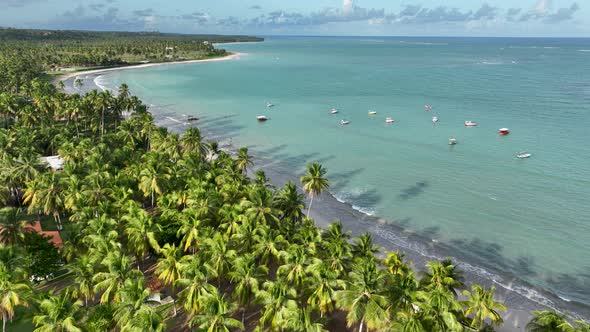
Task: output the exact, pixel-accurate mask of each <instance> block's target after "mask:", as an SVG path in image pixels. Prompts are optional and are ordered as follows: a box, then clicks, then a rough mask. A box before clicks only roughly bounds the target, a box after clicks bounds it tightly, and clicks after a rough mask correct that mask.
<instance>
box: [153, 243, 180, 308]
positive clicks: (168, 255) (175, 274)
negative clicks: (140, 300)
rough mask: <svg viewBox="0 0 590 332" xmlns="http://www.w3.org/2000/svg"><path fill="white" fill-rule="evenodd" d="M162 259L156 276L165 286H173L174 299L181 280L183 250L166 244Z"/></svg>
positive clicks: (159, 260) (163, 248)
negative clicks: (176, 287) (177, 285)
mask: <svg viewBox="0 0 590 332" xmlns="http://www.w3.org/2000/svg"><path fill="white" fill-rule="evenodd" d="M161 253H162V256H163V257H162V258H160V259H158V263H157V265H156V271H155V273H156V275H157V276H158V279H160V280H161V281H162V283H164V285H170V286H172V293H173V294H172V295H173V298H174V297H175V296H176V294H175V286H176V282H177V280H179V279H181V273H180V272H181V270H182V264H181V262H180V258H181V250H180V248H176V245H174V244H173V245H170V244H168V243H167V244H166V245H164V247H162V250H161ZM174 316H176V298H174Z"/></svg>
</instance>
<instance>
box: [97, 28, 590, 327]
mask: <svg viewBox="0 0 590 332" xmlns="http://www.w3.org/2000/svg"><path fill="white" fill-rule="evenodd" d="M220 47H223V48H226V49H228V50H230V51H232V52H240V53H242V54H241V55H240V56H239V57H238V58H237V59H234V60H230V61H222V62H211V63H198V64H181V65H174V66H160V67H152V68H147V69H141V70H127V71H120V72H112V73H108V74H104V75H102V76H99V77H97V78H96V79H95V82H96V83H97V84H99V85H100V86H102V87H106V88H115V87H116V86H118V85H120V84H121V83H127V84H128V85H129V86H130V88H131V90H132V91H133V93H134V94H137V95H138V96H140V97H141V98H142V99H143V100H144V101H146V102H147V103H149V104H151V105H152V108H151V110H152V112H153V113H154V114H156V115H158V114H160V116H163V117H165V118H169V119H175V120H174V121H176V122H178V121H183V119H184V117H185V116H188V115H190V116H197V117H199V118H200V121H199V123H198V125H199V126H202V128H203V130H204V131H206V132H207V133H209V137H212V138H215V139H218V140H220V141H221V142H222V143H223V144H230V143H231V144H232V145H234V146H246V147H249V148H250V150H251V152H252V153H253V154H255V155H256V156H257V158H259V160H258V161H257V163H258V164H259V166H263V168H264V169H267V170H269V171H272V172H274V173H276V174H281V176H283V177H284V178H285V179H287V178H291V179H297V176H299V175H300V174H301V173H302V172H303V171H304V169H305V164H307V163H309V162H312V161H319V162H321V163H322V164H323V165H324V166H325V167H327V169H328V178H329V180H330V181H331V184H332V186H331V188H330V193H331V194H332V195H333V197H334V198H335V199H337V200H338V201H339V202H342V203H344V204H345V205H348V206H350V207H351V208H353V209H354V210H356V211H358V212H356V211H355V212H354V213H357V215H364V216H366V218H363V221H362V222H360V221H359V222H358V223H355V221H354V220H352V221H350V222H349V223H348V224H347V226H350V227H351V228H353V229H355V230H356V231H358V232H360V231H363V230H365V228H366V230H369V231H372V232H373V233H375V234H376V237H378V238H380V241H381V242H382V243H383V244H384V246H385V247H386V248H388V246H389V244H391V248H388V249H401V250H405V251H408V252H410V253H411V254H412V255H413V256H414V259H413V260H414V261H416V260H420V259H419V258H415V257H423V258H424V259H432V258H434V257H445V256H451V257H454V258H455V259H456V260H457V261H458V262H459V265H460V266H461V267H462V268H463V269H464V270H466V272H467V273H468V275H469V276H470V279H474V280H477V281H478V282H479V281H481V280H487V281H488V283H489V284H490V285H491V284H493V283H495V284H497V285H498V287H503V288H504V289H508V290H510V291H513V293H514V296H512V295H510V291H508V293H507V294H508V295H506V298H507V300H508V301H510V298H511V297H515V298H516V297H523V298H526V299H527V300H530V301H532V303H537V304H539V303H540V304H544V305H550V306H553V307H556V308H567V310H569V311H571V312H577V313H580V314H581V315H582V316H586V315H588V307H587V305H588V304H590V256H589V255H588V254H589V253H590V208H589V204H590V144H588V143H589V141H590V40H588V39H501V38H494V39H482V38H394V37H387V38H379V37H355V38H352V37H351V38H327V37H321V38H320V37H269V38H267V39H266V41H265V42H263V43H252V44H231V45H220ZM267 102H271V103H273V104H274V105H275V106H274V107H272V108H267V107H266V104H267ZM426 104H429V105H432V110H430V111H426V110H425V107H424V106H425V105H426ZM332 108H337V109H338V110H339V113H338V114H336V115H331V114H330V109H332ZM369 110H373V111H376V112H377V114H376V115H374V116H369V115H368V114H367V112H368V111H369ZM258 115H266V116H267V117H269V118H270V121H268V122H266V123H258V122H257V121H256V116H258ZM432 116H437V117H438V118H439V122H438V123H437V124H436V125H434V124H433V122H432ZM386 117H392V118H394V119H395V120H396V122H395V123H393V124H389V125H388V124H386V123H385V118H386ZM341 119H347V120H349V121H350V122H351V123H350V124H349V125H348V126H341V125H340V123H339V122H340V120H341ZM466 120H472V121H476V122H477V123H478V124H479V126H477V127H475V128H466V127H464V121H466ZM502 127H508V128H510V130H511V133H510V135H508V136H504V137H500V136H498V129H499V128H502ZM449 137H456V138H457V140H458V144H457V145H455V146H449V145H448V139H449ZM524 150H526V151H528V152H530V153H531V154H532V157H531V158H529V159H517V158H516V154H517V153H518V152H519V151H524ZM338 204H340V203H338ZM334 206H336V205H334ZM318 209H322V212H321V213H322V214H323V215H324V216H327V218H332V219H336V218H339V215H340V214H341V213H342V212H341V211H337V210H338V208H335V209H334V211H331V210H329V209H330V206H329V204H324V205H321V204H320V205H318ZM326 209H328V210H326ZM369 216H371V217H369ZM484 283H485V282H484ZM512 301H513V302H517V300H515V299H514V300H512ZM511 305H514V303H512V304H511ZM525 307H526V306H525Z"/></svg>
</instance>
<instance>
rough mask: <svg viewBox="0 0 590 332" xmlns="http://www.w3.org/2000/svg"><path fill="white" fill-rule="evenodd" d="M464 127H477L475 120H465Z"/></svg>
mask: <svg viewBox="0 0 590 332" xmlns="http://www.w3.org/2000/svg"><path fill="white" fill-rule="evenodd" d="M465 127H477V122H473V121H465Z"/></svg>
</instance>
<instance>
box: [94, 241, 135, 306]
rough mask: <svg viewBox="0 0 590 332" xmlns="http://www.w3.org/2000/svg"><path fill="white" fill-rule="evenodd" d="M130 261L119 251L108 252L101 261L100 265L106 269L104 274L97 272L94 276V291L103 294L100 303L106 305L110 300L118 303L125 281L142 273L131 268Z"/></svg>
mask: <svg viewBox="0 0 590 332" xmlns="http://www.w3.org/2000/svg"><path fill="white" fill-rule="evenodd" d="M131 264H132V262H131V259H130V258H129V257H127V256H125V255H123V254H122V253H121V252H120V251H112V252H110V253H109V254H108V255H107V256H106V258H105V259H104V260H103V262H102V265H104V266H105V267H106V269H107V270H106V271H105V272H99V273H97V274H96V275H95V276H94V279H93V280H94V282H95V285H94V291H95V292H96V293H99V292H103V293H102V295H101V297H100V303H107V302H109V301H110V300H111V299H114V300H115V302H120V301H121V297H120V292H119V291H120V290H121V288H122V287H123V285H124V284H125V280H127V279H130V278H135V277H138V276H141V275H142V273H141V272H140V271H138V270H135V269H133V268H132V267H131Z"/></svg>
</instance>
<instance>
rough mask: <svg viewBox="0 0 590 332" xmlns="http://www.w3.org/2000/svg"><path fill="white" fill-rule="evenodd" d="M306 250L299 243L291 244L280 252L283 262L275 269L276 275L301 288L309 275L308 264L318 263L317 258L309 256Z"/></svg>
mask: <svg viewBox="0 0 590 332" xmlns="http://www.w3.org/2000/svg"><path fill="white" fill-rule="evenodd" d="M308 254H309V253H308V251H307V250H306V249H305V248H304V247H303V246H300V245H291V246H290V247H289V248H288V249H287V251H286V252H283V253H282V255H281V256H282V258H283V261H284V262H285V264H283V265H281V266H279V268H278V269H277V276H279V277H281V278H284V280H285V281H287V282H288V283H289V284H291V285H293V286H295V288H296V289H301V288H302V286H303V283H304V282H305V281H307V280H308V277H309V273H310V272H309V269H308V266H309V265H313V264H318V263H319V259H317V258H315V257H310V255H308Z"/></svg>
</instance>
